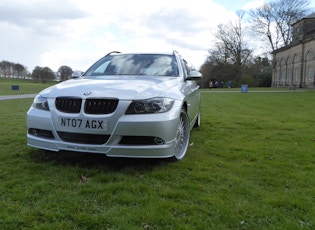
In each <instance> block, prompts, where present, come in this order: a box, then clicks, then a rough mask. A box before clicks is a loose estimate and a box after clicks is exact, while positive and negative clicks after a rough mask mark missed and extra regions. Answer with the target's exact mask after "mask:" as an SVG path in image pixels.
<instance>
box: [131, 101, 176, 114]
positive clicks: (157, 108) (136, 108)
mask: <svg viewBox="0 0 315 230" xmlns="http://www.w3.org/2000/svg"><path fill="white" fill-rule="evenodd" d="M173 104H174V100H172V99H169V98H152V99H148V100H141V101H133V102H132V103H131V104H130V106H129V107H128V109H127V111H126V114H148V113H164V112H167V111H169V110H170V109H171V108H172V106H173Z"/></svg>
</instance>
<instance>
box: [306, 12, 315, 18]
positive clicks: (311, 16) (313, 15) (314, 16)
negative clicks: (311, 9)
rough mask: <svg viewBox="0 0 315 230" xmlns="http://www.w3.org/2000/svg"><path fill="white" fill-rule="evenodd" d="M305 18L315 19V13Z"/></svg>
mask: <svg viewBox="0 0 315 230" xmlns="http://www.w3.org/2000/svg"><path fill="white" fill-rule="evenodd" d="M304 18H315V13H312V14H310V15H307V16H306V17H304Z"/></svg>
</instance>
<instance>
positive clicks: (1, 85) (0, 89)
mask: <svg viewBox="0 0 315 230" xmlns="http://www.w3.org/2000/svg"><path fill="white" fill-rule="evenodd" d="M54 84H56V82H48V83H46V84H42V83H35V82H33V81H32V80H21V79H14V78H0V95H15V94H36V93H38V92H40V91H41V90H43V89H45V88H47V87H48V86H51V85H54ZM12 86H19V90H18V91H17V90H12Z"/></svg>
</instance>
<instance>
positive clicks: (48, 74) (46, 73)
mask: <svg viewBox="0 0 315 230" xmlns="http://www.w3.org/2000/svg"><path fill="white" fill-rule="evenodd" d="M32 78H33V80H34V81H35V82H43V83H46V81H47V80H48V81H51V80H53V79H54V78H55V74H54V72H53V71H52V70H51V69H50V68H49V67H44V68H43V67H40V66H36V67H35V68H34V70H33V72H32Z"/></svg>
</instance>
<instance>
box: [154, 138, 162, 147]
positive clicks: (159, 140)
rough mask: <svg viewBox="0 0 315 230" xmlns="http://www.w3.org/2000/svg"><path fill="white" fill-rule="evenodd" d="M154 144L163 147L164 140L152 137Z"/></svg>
mask: <svg viewBox="0 0 315 230" xmlns="http://www.w3.org/2000/svg"><path fill="white" fill-rule="evenodd" d="M154 143H155V144H156V145H164V140H163V139H162V138H159V137H154Z"/></svg>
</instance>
